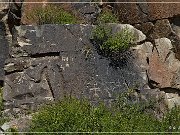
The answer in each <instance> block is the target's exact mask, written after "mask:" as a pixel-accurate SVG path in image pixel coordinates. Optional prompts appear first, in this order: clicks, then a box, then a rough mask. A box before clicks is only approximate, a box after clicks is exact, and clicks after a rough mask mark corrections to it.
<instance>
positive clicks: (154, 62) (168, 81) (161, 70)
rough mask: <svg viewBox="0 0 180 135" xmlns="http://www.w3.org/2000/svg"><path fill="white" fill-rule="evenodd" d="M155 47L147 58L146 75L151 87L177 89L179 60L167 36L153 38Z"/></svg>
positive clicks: (179, 75)
mask: <svg viewBox="0 0 180 135" xmlns="http://www.w3.org/2000/svg"><path fill="white" fill-rule="evenodd" d="M155 45H156V47H155V48H154V49H153V52H152V55H151V56H150V58H149V69H148V77H149V80H150V81H151V84H152V86H153V87H158V88H175V89H179V88H180V87H179V83H178V80H179V78H180V74H179V69H180V62H179V60H178V59H176V58H175V53H174V52H173V51H172V48H173V46H172V43H171V41H170V40H169V39H167V38H160V39H156V40H155Z"/></svg>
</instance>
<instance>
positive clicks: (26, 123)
mask: <svg viewBox="0 0 180 135" xmlns="http://www.w3.org/2000/svg"><path fill="white" fill-rule="evenodd" d="M31 120H32V116H31V115H26V116H22V117H21V118H16V119H12V120H10V121H9V122H6V123H4V124H3V126H2V129H4V130H5V131H7V130H8V129H10V128H13V129H16V130H17V132H27V131H28V130H29V127H30V122H31Z"/></svg>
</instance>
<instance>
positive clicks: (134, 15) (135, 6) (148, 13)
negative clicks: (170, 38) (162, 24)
mask: <svg viewBox="0 0 180 135" xmlns="http://www.w3.org/2000/svg"><path fill="white" fill-rule="evenodd" d="M114 1H115V2H137V3H115V4H114V9H115V11H116V12H117V13H118V16H119V19H120V21H122V22H123V23H130V24H136V23H142V22H149V21H155V20H160V19H166V18H171V17H174V16H178V15H180V10H179V9H180V4H179V3H166V2H169V0H164V1H163V2H164V3H138V2H155V1H154V0H145V1H142V0H131V1H127V0H114ZM171 2H179V0H172V1H171Z"/></svg>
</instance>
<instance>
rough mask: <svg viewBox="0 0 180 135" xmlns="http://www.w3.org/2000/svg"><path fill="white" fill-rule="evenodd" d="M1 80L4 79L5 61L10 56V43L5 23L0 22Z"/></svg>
mask: <svg viewBox="0 0 180 135" xmlns="http://www.w3.org/2000/svg"><path fill="white" fill-rule="evenodd" d="M0 48H1V49H0V81H3V80H4V69H3V68H4V63H5V60H6V59H7V58H8V55H9V53H8V48H9V43H8V41H7V38H6V31H5V24H4V22H0Z"/></svg>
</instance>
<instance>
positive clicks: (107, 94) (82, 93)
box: [3, 25, 147, 112]
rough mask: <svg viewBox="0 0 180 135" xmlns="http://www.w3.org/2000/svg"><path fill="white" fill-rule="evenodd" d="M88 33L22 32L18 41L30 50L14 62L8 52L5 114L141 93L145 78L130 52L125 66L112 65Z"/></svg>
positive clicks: (78, 28)
mask: <svg viewBox="0 0 180 135" xmlns="http://www.w3.org/2000/svg"><path fill="white" fill-rule="evenodd" d="M92 28H93V27H92V26H91V25H44V26H41V27H39V29H37V28H35V27H33V26H22V28H21V29H24V30H25V29H26V33H25V34H23V35H24V36H22V37H21V36H20V37H19V39H20V40H23V38H25V39H28V41H29V44H31V45H25V46H22V47H20V49H19V50H21V51H22V52H25V53H26V54H27V56H26V57H19V56H18V57H16V55H14V53H15V51H11V54H10V55H11V56H14V57H15V58H11V59H8V60H7V61H6V65H5V70H6V77H5V85H4V91H3V98H4V100H5V102H4V103H5V109H9V108H16V107H18V108H20V109H21V112H23V110H24V109H23V105H27V106H26V107H27V108H31V109H32V108H36V107H38V106H39V105H40V104H42V103H44V102H46V101H47V102H48V101H49V100H51V101H52V100H58V99H61V98H63V97H64V96H70V95H71V96H76V97H78V98H81V97H86V98H87V99H89V100H90V101H95V100H99V99H100V100H104V101H105V100H106V101H108V100H109V101H110V100H112V99H114V98H116V96H118V94H119V93H120V92H122V91H126V90H127V89H128V88H132V87H136V88H137V89H143V88H144V87H145V84H147V77H143V75H142V74H141V73H140V72H141V70H139V69H140V66H139V65H137V64H135V63H134V60H135V58H136V53H135V50H134V51H133V50H131V51H130V52H129V54H128V55H129V57H128V58H127V59H126V61H124V62H122V61H116V64H115V63H114V61H112V60H111V59H108V58H106V57H104V56H101V54H99V53H98V51H97V50H96V47H95V46H94V45H93V44H92V43H91V42H90V40H89V39H90V36H91V30H92ZM37 33H41V34H37ZM37 35H38V36H37ZM144 38H145V37H144ZM26 107H25V108H26ZM12 110H13V109H12Z"/></svg>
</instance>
